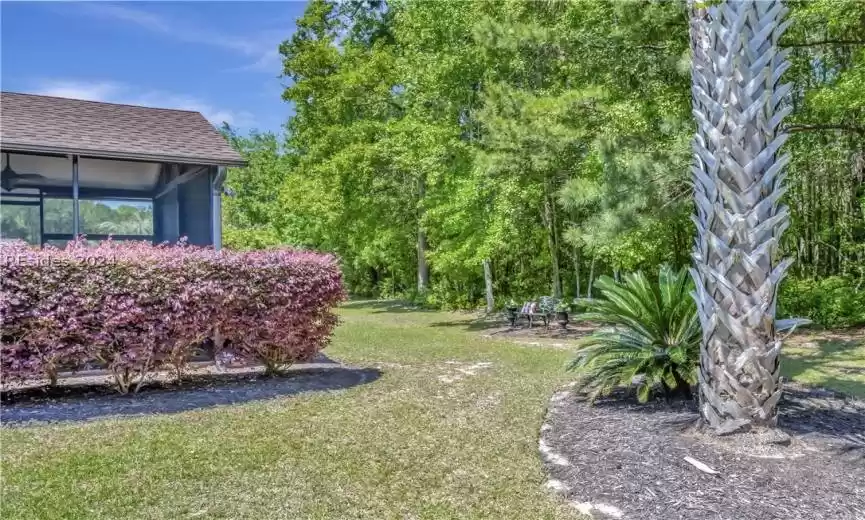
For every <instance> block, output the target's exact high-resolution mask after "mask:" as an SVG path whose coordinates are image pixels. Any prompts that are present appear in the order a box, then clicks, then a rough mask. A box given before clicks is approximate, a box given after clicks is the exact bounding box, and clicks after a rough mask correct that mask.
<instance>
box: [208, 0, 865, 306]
mask: <svg viewBox="0 0 865 520" xmlns="http://www.w3.org/2000/svg"><path fill="white" fill-rule="evenodd" d="M789 7H790V8H791V11H792V12H791V20H792V22H793V24H792V26H791V27H790V29H789V31H788V32H787V33H786V34H785V36H784V41H783V42H782V44H783V45H786V46H791V54H790V59H791V62H792V67H791V69H790V70H789V71H788V72H787V73H786V76H785V78H787V80H788V81H791V82H792V83H793V84H794V88H793V89H792V91H791V101H792V105H793V108H794V110H793V113H792V114H791V115H790V117H789V118H788V121H789V122H790V123H789V124H790V126H791V128H790V130H791V132H790V135H791V137H790V140H789V143H788V145H787V146H788V147H789V149H790V151H791V152H792V155H793V160H792V162H791V164H790V166H789V168H788V171H789V174H788V183H789V188H790V189H789V192H788V194H787V195H786V197H785V199H786V200H785V202H786V203H787V204H789V205H790V206H791V214H792V222H791V229H790V230H789V231H788V232H787V233H786V234H785V235H784V238H783V239H782V244H781V248H782V251H781V252H782V253H783V254H784V255H789V256H795V258H796V264H795V267H794V273H793V274H795V275H796V276H797V277H799V278H815V279H819V278H823V277H828V276H843V277H846V278H852V279H856V280H859V279H865V212H863V208H865V148H863V135H865V134H863V129H862V124H861V121H863V120H865V112H863V110H865V101H863V100H865V82H863V71H865V51H863V46H862V45H854V44H849V43H843V42H850V41H857V40H861V33H862V26H861V20H863V19H865V3H862V2H858V1H856V0H844V1H837V0H810V1H806V2H795V3H790V4H789ZM688 41H689V40H688V25H687V5H686V2H684V1H676V2H650V1H644V2H639V3H638V4H633V3H628V2H617V1H612V0H587V1H583V2H529V1H521V0H509V1H505V2H490V1H486V0H477V1H465V2H422V1H416V0H393V1H390V2H382V1H376V2H359V1H349V2H335V1H331V0H314V1H312V2H310V3H309V4H308V6H307V9H306V12H305V13H304V16H303V17H302V18H301V19H300V20H298V22H297V30H296V31H295V32H294V33H293V34H292V36H291V38H290V39H289V40H287V41H285V42H284V43H283V44H282V46H281V47H280V52H281V55H282V58H283V62H282V65H283V69H282V73H283V75H284V77H285V78H286V79H287V84H288V86H287V88H286V90H285V91H284V93H283V98H284V99H285V100H286V101H287V102H289V103H291V105H292V106H293V108H294V115H293V116H292V117H291V119H290V120H289V121H288V123H287V125H286V132H287V133H286V135H285V136H284V137H281V136H274V135H269V134H256V133H253V134H251V135H249V136H237V135H233V134H231V132H230V129H226V131H227V133H228V135H229V136H230V138H231V140H232V142H233V143H234V144H235V146H236V147H237V148H238V150H240V151H241V152H242V153H243V154H244V156H245V157H246V158H247V159H248V160H249V163H250V166H249V167H247V168H245V169H237V170H235V169H232V170H231V171H230V173H229V178H228V183H227V185H228V186H229V187H230V188H231V190H232V191H234V192H235V194H236V196H235V197H233V198H227V199H226V203H225V225H224V229H225V234H226V236H225V243H226V244H229V245H231V246H233V247H244V248H260V247H270V246H273V245H277V244H288V245H295V246H302V247H308V248H314V249H320V250H326V251H331V252H334V253H336V254H337V255H339V257H340V258H341V259H342V268H343V272H344V275H345V282H346V285H347V287H348V288H349V290H350V292H352V293H353V294H357V295H364V296H372V297H380V296H385V297H387V296H393V295H398V296H400V297H413V296H415V294H420V295H421V296H419V297H420V298H421V299H422V300H423V301H424V302H426V303H427V304H430V305H434V306H439V307H443V308H465V307H471V306H475V305H478V304H479V303H481V302H482V301H483V295H484V278H483V268H482V264H483V261H485V260H488V261H489V262H490V265H491V267H492V272H493V292H494V295H495V298H496V301H499V302H500V301H504V300H506V299H507V298H509V297H514V298H515V299H517V300H519V301H524V300H525V299H528V298H531V297H533V296H535V295H538V294H553V295H555V296H557V297H563V296H567V297H583V296H590V294H589V288H590V287H591V285H592V283H591V282H592V280H593V279H594V278H596V277H597V276H599V275H601V274H606V275H612V274H615V273H618V272H631V271H636V270H641V269H642V270H649V269H654V268H655V267H656V266H658V265H660V264H663V263H669V264H671V265H674V266H683V265H687V264H689V263H690V262H691V259H690V250H691V248H692V240H693V235H694V229H693V226H692V224H691V222H690V220H689V215H690V214H691V213H692V202H691V188H690V185H689V182H688V180H689V177H690V176H689V163H690V160H691V157H690V153H691V151H690V144H689V142H690V139H691V136H692V133H693V128H694V122H693V118H692V115H691V101H690V82H691V80H690V75H689V59H690V58H689V50H688V47H689V44H688ZM833 42H835V43H833ZM838 42H842V43H838ZM275 72H276V71H275ZM420 256H423V258H424V259H425V260H426V264H427V265H428V266H429V283H428V284H426V285H425V287H423V288H421V287H420V286H419V283H418V280H419V278H421V277H419V267H418V266H419V257H420Z"/></svg>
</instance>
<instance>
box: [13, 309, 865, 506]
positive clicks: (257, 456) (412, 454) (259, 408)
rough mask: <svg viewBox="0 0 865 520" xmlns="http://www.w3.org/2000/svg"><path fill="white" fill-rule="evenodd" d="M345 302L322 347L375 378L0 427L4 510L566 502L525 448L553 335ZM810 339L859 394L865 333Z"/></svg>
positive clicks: (799, 345) (794, 357)
mask: <svg viewBox="0 0 865 520" xmlns="http://www.w3.org/2000/svg"><path fill="white" fill-rule="evenodd" d="M341 314H342V316H343V324H342V325H341V326H340V327H339V328H338V329H337V333H336V337H335V339H334V343H333V345H332V346H331V347H329V348H328V350H327V353H328V354H329V355H330V356H331V357H334V358H337V359H339V360H341V361H344V362H346V363H350V364H352V365H356V366H364V367H378V368H379V369H380V370H381V377H380V378H379V379H377V380H375V381H373V382H371V383H368V384H366V385H361V386H356V387H353V388H349V389H345V390H339V391H334V392H327V393H310V394H303V395H301V396H295V397H286V398H278V399H273V400H268V401H260V402H255V403H249V404H244V405H236V406H228V407H220V408H211V409H203V410H198V411H192V412H185V413H180V414H176V415H159V416H152V417H146V418H130V419H116V420H99V421H93V422H88V423H81V424H64V425H57V426H38V427H29V428H13V429H3V430H2V432H0V440H2V478H3V495H2V502H0V518H4V519H5V518H9V519H16V520H19V519H20V520H25V519H40V520H41V519H54V518H75V519H78V518H112V519H127V518H135V519H149V518H166V519H175V518H177V519H182V518H232V519H233V518H256V519H263V518H266V519H270V518H286V519H300V518H334V519H347V518H375V519H389V518H399V519H414V518H442V519H445V518H446V519H451V518H493V519H510V518H513V519H542V518H576V517H577V514H576V512H575V510H573V509H572V508H571V507H570V506H568V505H567V504H564V503H563V502H562V501H560V500H558V499H557V498H555V497H554V496H552V495H551V494H550V493H549V492H548V491H546V490H545V489H544V487H543V483H544V480H545V478H544V473H543V470H542V467H541V462H540V460H539V457H538V454H537V435H538V430H539V427H540V424H541V422H542V418H543V415H544V412H545V407H546V405H547V402H548V399H549V397H550V395H551V394H552V393H553V391H554V390H555V388H556V387H558V386H559V385H561V384H562V383H564V382H565V381H567V380H568V377H567V374H565V373H564V371H563V365H564V363H565V361H566V360H567V359H568V356H569V354H568V352H567V351H566V350H562V349H554V348H540V347H527V346H518V345H514V344H510V343H502V342H493V341H488V340H484V339H481V338H480V336H479V335H478V334H477V332H476V331H475V330H472V329H474V328H475V327H474V326H473V325H472V324H471V320H470V318H469V317H467V316H462V315H455V314H449V313H440V312H421V311H410V310H408V309H404V308H402V307H399V306H398V305H396V304H357V303H355V304H351V305H349V306H347V307H346V308H344V309H342V310H341ZM823 339H824V340H825V341H824V343H820V338H817V339H814V341H813V342H810V343H809V341H806V340H801V341H800V340H799V339H797V341H795V342H792V346H791V347H790V348H789V349H787V350H785V352H786V354H785V359H784V370H785V373H786V374H787V376H789V377H793V378H794V379H797V380H801V381H803V382H810V383H817V384H822V385H827V386H831V387H834V388H837V389H838V390H843V391H847V392H851V393H857V392H858V393H859V395H865V392H863V391H862V390H863V388H865V379H863V374H862V368H863V365H865V344H863V343H862V342H861V341H858V340H856V339H852V340H838V339H837V338H835V339H834V340H833V339H825V338H823ZM833 341H834V343H833ZM839 341H841V343H839ZM857 369H858V372H857Z"/></svg>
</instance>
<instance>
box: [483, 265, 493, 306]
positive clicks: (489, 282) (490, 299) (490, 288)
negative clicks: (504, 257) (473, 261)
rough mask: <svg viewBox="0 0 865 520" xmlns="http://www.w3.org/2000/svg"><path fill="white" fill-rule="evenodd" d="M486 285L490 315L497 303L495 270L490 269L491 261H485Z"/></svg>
mask: <svg viewBox="0 0 865 520" xmlns="http://www.w3.org/2000/svg"><path fill="white" fill-rule="evenodd" d="M484 283H485V285H486V295H487V314H489V313H491V312H493V309H494V308H495V302H494V301H493V270H492V268H490V261H489V260H484Z"/></svg>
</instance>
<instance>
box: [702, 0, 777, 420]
mask: <svg viewBox="0 0 865 520" xmlns="http://www.w3.org/2000/svg"><path fill="white" fill-rule="evenodd" d="M691 7H692V9H691V49H692V53H693V60H692V95H693V106H694V116H695V118H696V120H697V133H696V137H695V139H694V144H693V148H694V167H693V169H692V171H693V182H694V197H695V201H696V213H697V214H696V216H695V217H694V222H695V223H696V227H697V241H696V246H695V250H694V262H695V267H694V269H692V271H691V273H692V276H693V277H694V281H695V282H696V286H697V287H696V300H697V308H698V313H699V316H700V321H701V324H702V327H703V340H702V345H701V351H700V370H699V383H700V412H701V415H702V417H703V420H704V421H705V422H706V423H707V424H708V425H709V426H710V427H711V428H712V429H713V430H714V431H715V432H717V433H719V434H723V433H730V432H733V431H736V430H739V429H742V428H747V427H749V426H752V425H754V426H773V425H775V423H776V416H777V411H776V405H777V403H778V400H779V398H780V397H781V385H780V381H779V375H780V371H779V362H780V359H779V353H780V349H781V342H780V341H779V340H777V339H776V337H775V304H776V298H777V288H778V283H779V282H780V280H781V278H782V277H783V275H784V272H785V271H786V270H787V267H788V266H789V265H790V260H784V261H781V262H778V261H777V260H776V257H777V252H778V241H779V238H780V235H781V233H782V232H783V231H784V229H786V227H787V226H788V220H789V217H788V209H787V207H786V206H780V205H779V203H778V200H779V199H780V197H781V196H782V195H783V193H784V189H783V188H782V181H783V178H784V174H783V173H782V171H783V169H784V167H785V166H786V164H787V163H788V162H789V156H788V155H784V156H779V154H778V151H779V149H780V147H781V145H782V144H783V143H784V141H786V139H787V136H786V135H785V134H784V133H783V132H781V131H780V130H779V125H780V123H781V121H782V120H783V118H784V116H786V115H787V114H788V113H789V110H790V108H789V107H787V108H779V105H780V104H781V101H782V98H783V97H784V96H785V95H786V94H787V93H788V92H789V90H790V85H783V86H782V85H779V78H780V76H781V74H782V73H783V72H784V71H785V70H786V69H787V67H788V66H789V65H788V63H787V62H786V60H785V58H786V51H782V50H781V49H779V48H778V40H779V38H780V37H781V33H782V32H783V31H784V29H785V28H786V26H787V23H782V20H783V19H784V16H785V15H786V13H787V9H786V8H785V7H784V6H783V5H782V4H781V3H780V2H769V1H763V2H752V1H742V0H728V1H726V2H724V3H721V4H712V5H709V6H708V7H701V8H695V5H694V4H692V5H691Z"/></svg>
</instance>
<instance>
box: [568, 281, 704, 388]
mask: <svg viewBox="0 0 865 520" xmlns="http://www.w3.org/2000/svg"><path fill="white" fill-rule="evenodd" d="M596 287H597V288H598V289H600V292H601V297H600V298H599V299H594V300H586V305H587V306H588V312H586V313H585V314H583V315H581V316H580V318H583V319H588V320H592V321H597V322H600V323H602V324H603V325H604V327H603V328H601V329H599V330H597V331H595V332H594V333H593V334H592V335H591V336H589V337H588V338H586V339H584V340H582V341H581V342H580V345H579V349H578V351H577V357H576V358H575V359H574V360H573V361H572V362H571V363H570V365H569V366H568V369H569V370H574V371H576V372H577V374H578V376H579V378H578V379H577V381H576V383H577V386H576V389H577V390H578V391H580V392H583V393H585V394H587V395H588V397H589V398H591V399H595V398H596V397H598V396H599V395H605V394H608V393H609V392H610V391H611V390H613V389H614V388H617V387H622V386H624V387H627V386H630V385H632V384H633V383H636V384H637V397H638V399H639V400H640V401H646V400H647V399H648V398H649V396H650V394H651V389H652V388H653V387H656V386H657V387H661V388H662V389H663V390H664V392H665V394H667V396H669V395H671V394H673V393H678V394H681V395H684V396H687V397H690V395H691V385H692V384H694V383H695V382H696V366H697V362H698V357H699V354H700V323H699V321H698V320H697V313H696V306H695V304H694V300H693V298H692V297H691V294H690V293H691V290H692V289H693V283H692V282H691V279H690V277H689V275H688V272H687V271H686V270H684V269H683V270H680V271H673V270H672V269H670V268H668V267H662V268H661V270H660V273H659V275H658V280H657V282H654V281H652V280H650V279H649V278H648V277H646V276H645V275H644V274H643V273H634V274H629V275H625V276H624V277H623V278H622V281H621V282H616V281H615V280H613V279H612V278H610V277H607V276H602V277H600V278H599V279H598V280H597V284H596Z"/></svg>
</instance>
